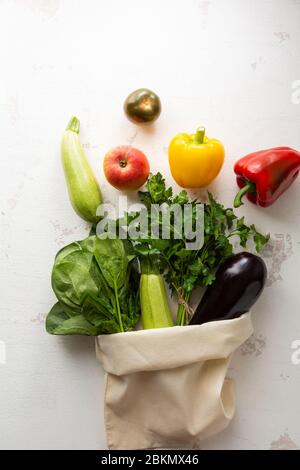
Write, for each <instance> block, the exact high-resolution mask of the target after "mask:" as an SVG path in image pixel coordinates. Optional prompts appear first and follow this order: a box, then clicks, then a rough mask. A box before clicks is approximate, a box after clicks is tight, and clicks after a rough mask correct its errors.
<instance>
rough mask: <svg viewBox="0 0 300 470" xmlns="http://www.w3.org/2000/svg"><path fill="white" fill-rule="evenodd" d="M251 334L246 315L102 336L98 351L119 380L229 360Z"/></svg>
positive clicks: (103, 361)
mask: <svg viewBox="0 0 300 470" xmlns="http://www.w3.org/2000/svg"><path fill="white" fill-rule="evenodd" d="M252 333H253V326H252V322H251V315H250V314H249V313H247V314H244V315H242V316H241V317H239V318H235V319H233V320H221V321H212V322H209V323H205V324H203V325H190V326H174V327H171V328H157V329H153V330H138V331H130V332H126V333H116V334H112V335H100V336H98V337H97V338H96V351H97V357H98V359H99V361H100V362H101V364H102V365H103V368H104V370H105V371H106V372H108V373H111V374H114V375H117V376H120V375H124V374H131V373H134V372H141V371H143V372H145V371H154V370H163V369H173V368H176V367H181V366H183V365H187V364H193V363H196V362H199V361H206V360H209V359H222V358H227V357H228V356H230V354H232V352H233V351H234V350H235V349H237V348H238V347H239V346H240V345H241V344H242V343H243V342H244V341H245V340H246V339H247V338H248V337H249V336H251V334H252Z"/></svg>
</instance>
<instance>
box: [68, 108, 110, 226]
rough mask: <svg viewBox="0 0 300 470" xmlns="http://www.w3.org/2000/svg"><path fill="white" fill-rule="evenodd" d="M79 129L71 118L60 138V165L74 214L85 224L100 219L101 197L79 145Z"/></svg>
mask: <svg viewBox="0 0 300 470" xmlns="http://www.w3.org/2000/svg"><path fill="white" fill-rule="evenodd" d="M79 128H80V122H79V120H78V119H77V118H76V117H72V118H71V119H70V122H69V124H68V126H67V128H66V131H65V133H64V135H63V138H62V143H61V158H62V164H63V169H64V173H65V178H66V182H67V187H68V192H69V197H70V200H71V203H72V206H73V208H74V210H75V212H77V214H78V215H79V216H80V217H82V219H84V220H86V221H87V222H91V223H96V222H98V220H99V219H100V216H97V209H98V207H99V206H100V204H101V203H102V195H101V191H100V187H99V185H98V182H97V180H96V178H95V176H94V174H93V171H92V169H91V167H90V165H89V162H88V160H87V157H86V155H85V152H84V149H83V148H82V145H81V143H80V140H79Z"/></svg>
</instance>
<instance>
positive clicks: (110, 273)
mask: <svg viewBox="0 0 300 470" xmlns="http://www.w3.org/2000/svg"><path fill="white" fill-rule="evenodd" d="M95 258H96V260H97V263H98V265H99V268H100V270H101V273H102V274H103V276H104V278H105V280H106V282H107V284H108V285H109V286H110V287H111V288H112V289H114V290H115V289H119V288H120V287H121V286H122V285H123V284H124V283H125V279H126V272H127V267H128V258H127V255H126V253H125V248H124V245H123V243H122V241H121V240H119V239H118V238H117V239H110V238H103V239H101V238H98V242H97V243H96V246H95Z"/></svg>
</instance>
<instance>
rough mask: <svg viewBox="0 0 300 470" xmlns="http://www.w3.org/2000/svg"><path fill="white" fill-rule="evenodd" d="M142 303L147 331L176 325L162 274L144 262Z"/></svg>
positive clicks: (141, 280) (141, 281)
mask: <svg viewBox="0 0 300 470" xmlns="http://www.w3.org/2000/svg"><path fill="white" fill-rule="evenodd" d="M140 301H141V311H142V322H143V328H144V329H145V330H147V329H151V328H167V327H170V326H173V325H174V324H173V318H172V313H171V309H170V306H169V302H168V298H167V293H166V288H165V283H164V280H163V278H162V276H161V274H159V273H158V272H157V271H156V270H155V269H153V267H150V265H149V264H148V263H145V262H142V274H141V279H140Z"/></svg>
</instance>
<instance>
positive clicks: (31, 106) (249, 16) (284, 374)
mask: <svg viewBox="0 0 300 470" xmlns="http://www.w3.org/2000/svg"><path fill="white" fill-rule="evenodd" d="M299 24H300V1H299V0H272V1H271V0H244V1H241V0H227V1H226V2H225V1H222V0H206V1H204V0H163V1H162V0H151V1H146V0H126V1H124V0H101V1H99V0H0V69H1V73H0V119H1V123H0V144H1V145H0V148H1V155H0V161H1V171H0V178H1V183H0V223H1V232H0V237H1V244H0V266H1V268H0V286H1V289H0V291H1V302H0V342H1V351H2V361H0V448H8V449H14V448H23V449H49V448H50V449H63V448H68V449H78V448H81V449H103V448H105V447H106V443H105V436H104V427H103V405H102V402H103V372H102V370H101V367H100V365H98V364H97V362H96V359H95V355H94V345H93V339H92V338H76V337H74V338H57V337H52V336H49V335H47V334H46V333H45V331H44V318H45V315H46V313H47V312H48V310H49V308H50V307H51V305H52V304H53V302H54V300H55V298H54V295H53V293H52V292H51V287H50V271H51V267H52V263H53V259H54V255H55V253H56V251H57V250H58V249H59V248H60V247H62V246H63V245H64V244H66V243H68V242H71V241H73V240H75V239H80V238H82V237H84V236H85V235H86V234H87V233H88V226H87V224H85V223H84V222H82V221H81V220H80V219H79V218H78V217H77V216H76V214H74V213H73V211H72V209H71V207H70V204H69V201H68V199H67V194H66V189H65V183H64V177H63V174H62V169H61V165H60V160H59V143H60V138H61V134H62V131H63V129H64V127H65V125H66V123H67V121H68V119H69V117H70V116H71V115H72V114H74V113H75V114H77V115H78V116H79V118H80V119H81V122H82V132H81V138H82V142H83V144H84V145H85V147H86V150H87V152H88V155H89V158H90V161H91V163H92V165H93V167H94V169H95V172H96V174H97V177H98V178H99V181H100V183H101V186H102V189H103V194H104V195H105V198H106V200H115V198H116V196H117V192H116V191H115V190H114V189H113V188H111V187H109V185H108V184H107V183H106V182H105V180H104V176H103V173H102V158H103V155H104V153H105V152H106V151H107V150H108V149H109V148H110V147H113V146H115V145H117V144H126V143H132V144H133V145H135V146H136V147H138V148H141V149H142V150H144V151H145V153H146V154H147V155H148V157H149V159H150V161H151V167H152V171H156V170H161V171H163V173H164V174H165V175H166V177H167V179H168V181H169V182H172V180H171V178H170V173H169V169H168V165H167V152H166V148H167V145H168V142H169V140H170V138H171V137H172V136H173V135H174V134H175V133H177V132H179V131H188V132H191V131H193V130H194V129H195V128H196V127H197V126H198V125H199V124H204V125H205V126H206V128H207V132H208V134H209V135H212V136H216V137H218V138H220V139H221V140H222V141H223V142H224V144H225V147H226V153H227V157H226V163H225V166H224V169H223V171H222V174H221V175H220V176H219V178H218V179H217V181H216V182H215V183H214V184H213V185H212V186H211V188H210V189H211V190H212V191H213V192H214V193H215V194H216V195H217V196H218V198H219V199H220V200H221V201H223V202H224V203H226V204H231V202H232V199H233V196H234V194H235V191H236V185H235V179H234V175H233V171H232V164H233V161H234V160H236V159H237V158H238V157H240V156H242V155H244V154H246V153H248V152H249V151H254V150H257V149H260V148H267V147H272V146H277V145H289V146H292V147H295V148H298V149H300V132H299V129H300V104H297V102H298V101H300V100H299V95H300V93H298V95H297V90H295V89H293V86H296V87H297V86H298V85H299V84H298V85H297V82H295V81H296V80H299V79H300V54H299V52H300V29H299ZM141 86H147V87H149V88H152V89H153V90H155V91H156V92H157V93H158V94H159V95H160V96H161V99H162V105H163V112H162V115H161V118H160V119H159V121H158V122H157V124H156V125H155V126H153V127H149V128H147V129H145V128H142V127H136V126H134V125H133V124H131V123H129V122H128V121H127V120H126V118H125V117H124V116H123V112H122V103H123V100H124V98H125V97H126V95H127V94H128V93H129V92H131V91H132V90H134V89H135V88H138V87H141ZM293 92H294V104H293V99H292V94H293ZM174 187H175V185H174ZM299 198H300V180H299V181H297V182H296V183H295V184H294V186H293V187H292V188H291V189H290V191H289V192H288V193H287V194H286V195H285V196H284V197H282V199H281V200H280V201H278V203H277V204H276V205H274V206H273V207H272V208H270V209H267V210H263V209H261V208H257V207H255V206H253V205H249V204H247V205H245V206H244V207H243V208H242V209H241V210H240V213H244V214H245V215H246V217H247V220H248V221H249V222H255V223H256V224H257V226H258V227H259V228H260V229H261V230H263V231H270V232H271V233H272V238H273V241H272V243H271V245H270V246H269V248H268V250H266V251H265V253H264V256H265V259H266V262H267V264H268V268H269V281H268V288H267V289H266V290H265V293H264V296H263V298H262V299H261V300H260V301H259V303H258V304H257V306H256V307H255V310H254V315H253V317H254V324H255V334H254V336H253V337H252V338H251V339H250V340H249V341H248V342H247V343H246V344H245V345H244V346H243V347H242V348H241V349H240V351H239V352H238V353H237V354H236V355H235V358H234V360H233V363H232V367H231V369H230V373H231V375H232V376H234V377H235V379H236V382H237V392H238V411H237V414H236V416H235V418H234V420H233V422H232V424H231V425H230V427H229V428H228V429H227V430H226V431H224V432H223V433H222V434H220V435H218V436H216V437H214V438H212V439H209V440H207V441H205V442H202V443H200V444H199V446H200V448H202V449H244V448H246V449H270V448H273V449H276V448H288V449H289V448H297V447H298V446H300V423H299V416H300V400H299V386H300V365H298V366H297V365H294V364H293V363H292V361H291V355H292V352H293V351H292V349H291V344H292V342H293V341H294V340H296V339H300V320H299V319H300V317H299V276H298V267H299V263H300V233H299V223H300V211H299ZM178 347H179V348H180V345H178ZM3 350H5V352H6V363H5V364H3V362H5V361H4V357H3Z"/></svg>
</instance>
